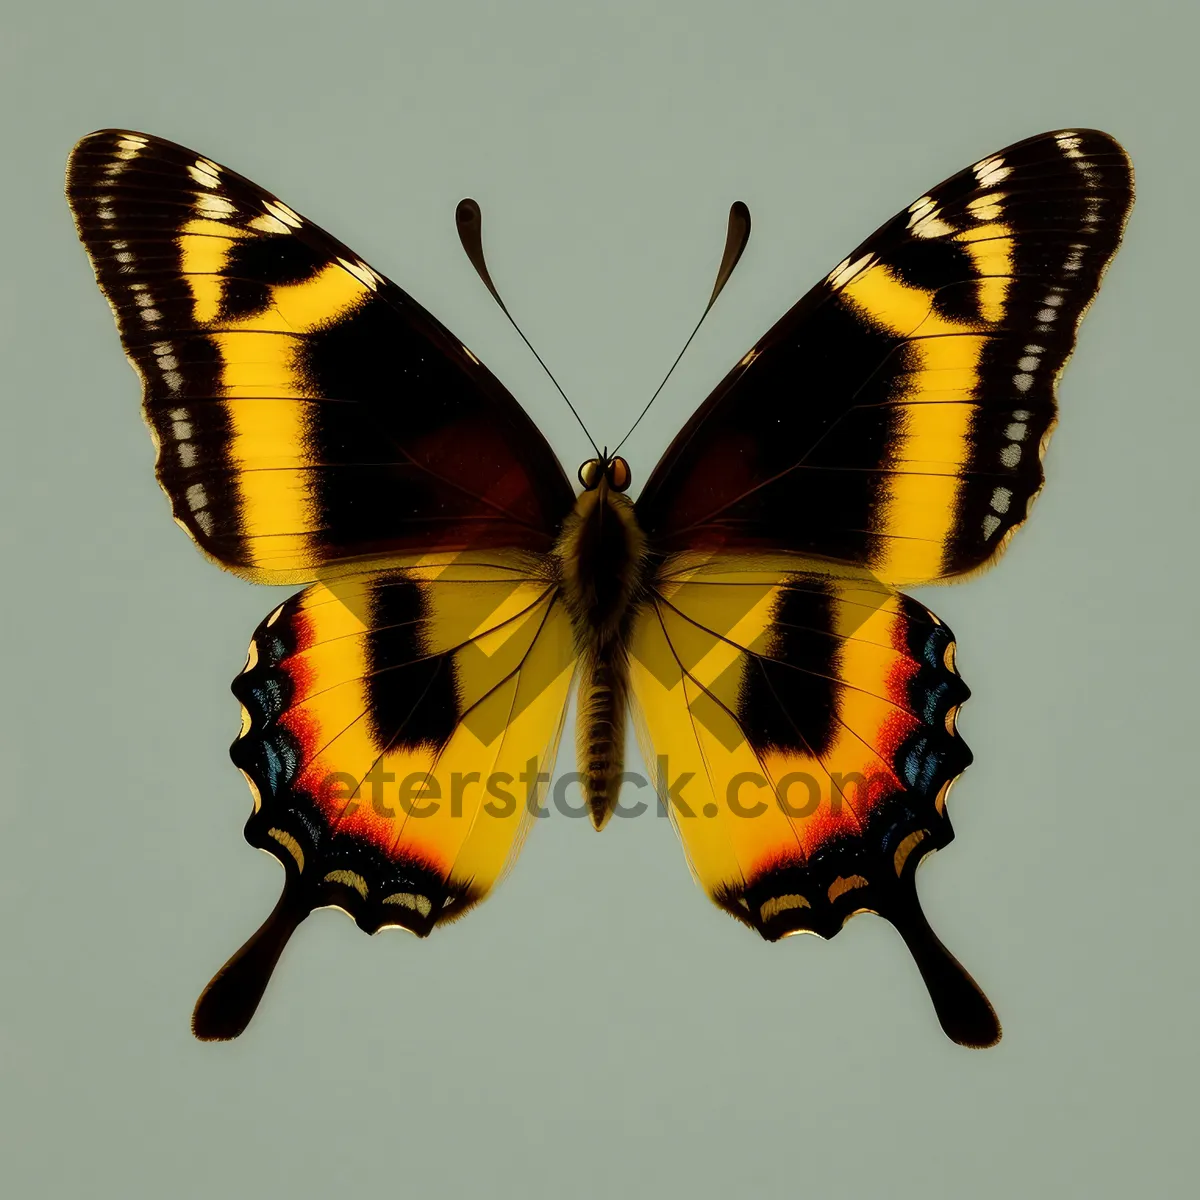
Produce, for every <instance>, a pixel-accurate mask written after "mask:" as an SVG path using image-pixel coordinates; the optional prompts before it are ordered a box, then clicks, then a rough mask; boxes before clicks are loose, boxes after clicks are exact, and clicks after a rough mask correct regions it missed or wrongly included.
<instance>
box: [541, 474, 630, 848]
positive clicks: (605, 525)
mask: <svg viewBox="0 0 1200 1200" xmlns="http://www.w3.org/2000/svg"><path fill="white" fill-rule="evenodd" d="M585 465H586V464H585ZM585 486H586V482H585ZM555 555H556V557H557V559H558V563H559V572H560V581H561V588H562V596H563V599H564V601H565V603H566V606H567V611H568V612H569V613H570V615H571V623H572V627H573V629H574V633H575V641H576V645H577V646H578V649H579V657H580V665H581V677H580V683H579V711H578V716H577V720H576V757H577V763H578V767H579V774H580V776H581V782H580V786H581V788H582V789H583V794H584V798H585V800H586V801H587V804H588V809H589V811H590V814H591V818H592V823H593V824H594V825H595V826H596V828H597V829H600V828H602V827H603V825H604V823H605V822H606V821H607V820H608V818H609V816H610V815H611V813H612V810H613V808H614V807H615V805H616V802H617V793H618V791H619V789H620V786H621V774H622V772H623V771H624V767H625V717H626V712H627V708H628V695H629V657H628V634H629V629H630V627H631V625H632V622H633V617H634V615H635V614H636V612H637V609H638V606H639V604H640V603H641V596H642V589H643V579H644V572H645V564H646V536H645V534H644V533H643V532H642V530H641V527H640V526H639V525H638V522H637V517H636V515H635V513H634V507H633V504H632V503H631V502H630V501H629V500H628V499H627V498H626V497H625V496H623V495H622V494H621V493H620V492H618V491H616V490H614V489H613V488H612V487H610V486H609V483H608V480H607V479H600V480H599V482H598V486H595V487H593V488H590V489H589V490H587V491H585V492H584V493H583V494H582V495H581V496H580V497H579V498H578V500H576V502H575V508H574V509H573V511H572V512H571V514H570V516H569V517H568V518H567V520H566V522H565V524H564V526H563V531H562V534H561V535H560V537H559V539H558V544H557V546H556V548H555Z"/></svg>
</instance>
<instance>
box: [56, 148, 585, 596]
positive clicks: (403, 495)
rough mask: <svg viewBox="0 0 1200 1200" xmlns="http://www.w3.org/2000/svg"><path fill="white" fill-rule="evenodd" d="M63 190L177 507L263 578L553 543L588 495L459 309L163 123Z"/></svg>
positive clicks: (213, 548) (104, 151) (80, 163)
mask: <svg viewBox="0 0 1200 1200" xmlns="http://www.w3.org/2000/svg"><path fill="white" fill-rule="evenodd" d="M67 196H68V199H69V201H70V204H71V208H72V211H73V213H74V215H75V220H76V224H77V227H78V230H79V234H80V237H81V239H82V240H83V243H84V245H85V246H86V248H87V250H88V253H89V255H90V256H91V259H92V264H93V266H94V267H95V270H96V277H97V280H98V281H99V283H100V287H101V288H102V290H103V291H104V293H105V295H106V296H107V297H108V299H109V301H110V303H111V305H112V307H113V309H114V311H115V314H116V318H117V324H118V327H119V329H120V333H121V340H122V342H123V343H124V346H125V350H126V353H127V354H128V356H129V358H130V361H131V362H132V364H133V365H134V367H135V369H136V370H137V372H138V374H139V375H140V376H141V379H142V382H143V389H144V397H143V404H144V412H145V415H146V419H147V421H148V423H149V424H150V427H151V429H152V431H153V434H154V437H155V440H156V442H157V445H158V451H159V454H158V463H157V473H158V478H159V481H160V483H161V484H162V486H163V489H164V490H165V491H166V493H167V495H168V496H169V497H170V500H171V504H172V507H173V510H174V513H175V517H176V519H177V520H178V522H179V523H180V524H181V525H182V526H183V527H184V528H185V529H186V530H187V531H188V533H189V534H190V535H191V536H192V537H193V538H194V539H195V540H196V542H197V543H198V544H199V545H200V547H201V548H202V549H203V550H204V551H205V552H206V553H207V554H209V555H210V556H211V557H213V558H215V559H216V560H218V561H219V562H220V563H221V564H222V565H224V566H226V567H228V568H230V569H232V570H234V571H237V572H238V573H239V574H241V575H244V576H246V577H248V578H251V579H254V580H257V581H260V582H265V583H285V582H307V581H309V580H311V579H314V578H317V577H318V576H319V575H322V574H323V573H327V572H328V571H329V570H330V569H331V568H335V567H337V565H338V564H344V563H346V562H351V561H354V560H361V559H364V558H368V557H374V556H379V555H390V554H398V553H412V552H416V553H423V552H427V551H431V550H449V549H461V548H463V547H466V546H478V545H486V546H507V547H519V548H523V549H527V550H530V551H541V552H544V551H546V550H548V549H549V548H550V547H551V545H552V544H553V539H554V535H555V531H556V530H557V527H558V525H559V523H560V522H561V520H562V518H563V517H564V516H565V514H566V512H567V511H568V510H569V509H570V506H571V502H572V499H573V493H572V489H571V487H570V485H569V484H568V483H567V481H566V477H565V476H564V475H563V472H562V468H561V467H560V466H559V464H558V462H557V460H556V459H555V457H554V454H553V452H552V451H551V450H550V448H549V446H548V445H547V443H546V441H545V439H544V438H543V437H542V435H541V434H540V433H539V432H538V430H537V427H536V426H535V425H534V424H533V422H532V421H530V420H529V418H528V417H527V416H526V415H525V413H524V411H523V410H522V409H521V408H520V406H519V405H518V404H517V403H516V401H515V400H514V399H513V398H512V397H511V396H510V395H509V393H508V392H507V391H506V390H505V389H504V387H503V386H502V385H501V384H500V383H499V382H498V381H497V380H496V379H495V377H494V376H493V375H492V374H491V373H490V372H489V371H488V370H487V369H486V368H485V367H483V366H482V365H481V364H480V363H479V362H478V361H477V360H476V359H475V358H474V356H473V355H472V354H471V353H470V351H469V350H467V349H466V347H465V346H463V345H462V343H461V342H460V341H459V340H458V339H457V338H456V337H454V335H453V334H452V333H450V332H449V331H448V330H447V329H446V328H445V327H444V326H442V325H441V324H440V323H439V322H438V321H437V320H435V319H434V318H433V317H432V316H431V315H430V314H429V313H428V312H426V311H425V310H424V309H423V308H421V306H420V305H418V304H417V303H416V302H415V301H414V300H413V299H412V298H411V297H410V296H408V295H407V294H406V293H404V292H403V291H402V290H401V289H400V288H398V287H397V286H396V285H395V284H393V283H390V282H389V281H388V280H386V279H384V278H383V276H381V275H380V274H379V273H378V272H377V271H375V270H374V269H373V268H371V267H370V266H368V265H367V264H366V263H364V262H363V261H362V259H360V258H359V257H358V256H357V255H356V254H354V252H353V251H351V250H349V249H348V248H347V247H346V246H343V245H342V244H341V243H340V242H338V241H336V240H335V239H333V238H331V237H330V236H329V235H328V234H326V233H324V232H323V231H322V230H320V229H319V228H317V226H315V225H313V224H312V223H311V222H310V221H308V220H306V219H305V218H303V217H301V216H300V215H299V214H297V213H296V212H295V211H294V210H293V209H291V208H290V207H289V206H288V205H286V204H284V203H283V202H282V201H280V200H278V199H277V198H276V197H274V196H272V195H271V194H270V193H268V192H265V191H263V190H262V189H261V188H259V187H257V186H256V185H255V184H253V183H251V182H250V181H249V180H247V179H245V178H243V177H242V176H240V175H238V174H236V173H235V172H233V171H230V170H228V169H227V168H225V167H222V166H220V165H218V164H216V163H214V162H212V161H211V160H210V159H207V158H204V157H203V156H201V155H198V154H196V153H194V152H193V151H191V150H187V149H185V148H184V147H182V146H177V145H175V144H174V143H171V142H166V141H163V140H161V139H158V138H153V137H150V136H148V135H146V134H140V133H131V132H126V131H118V130H105V131H102V132H99V133H95V134H92V135H90V136H89V137H87V138H84V139H83V140H82V141H81V142H80V143H79V145H78V146H76V148H75V150H74V152H73V153H72V155H71V160H70V164H69V167H68V175H67Z"/></svg>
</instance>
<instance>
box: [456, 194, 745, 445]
mask: <svg viewBox="0 0 1200 1200" xmlns="http://www.w3.org/2000/svg"><path fill="white" fill-rule="evenodd" d="M454 220H455V222H456V224H457V225H458V240H459V241H460V242H462V248H463V249H464V250H465V251H466V253H467V257H468V258H469V259H470V260H471V266H473V267H474V268H475V273H476V274H477V275H478V276H479V278H480V279H482V280H483V286H484V287H486V288H487V290H488V291H489V292H491V293H492V299H493V300H495V301H496V303H497V304H498V305H500V311H501V312H502V313H503V314H504V315H505V316H506V317H507V318H508V323H509V324H510V325H511V326H512V327H513V328H514V329H515V330H516V331H517V333H518V334H520V337H521V341H523V342H524V343H525V345H526V346H528V347H529V352H530V354H532V355H533V357H534V358H536V359H537V360H538V363H539V365H540V366H541V368H542V370H543V371H545V372H546V374H547V375H548V376H549V377H550V382H551V383H552V384H554V386H555V387H556V388H558V394H559V395H560V396H561V397H562V398H563V399H564V400H566V401H567V407H568V408H569V409H570V410H571V412H572V414H573V415H574V417H575V420H577V421H578V422H579V428H580V429H582V430H583V432H584V434H585V435H586V436H587V440H588V441H589V442H591V443H592V449H593V450H595V452H596V456H597V457H600V447H599V446H597V445H596V439H595V438H594V437H592V435H591V434H590V433H588V427H587V426H586V425H585V424H584V423H583V418H582V417H581V416H580V415H579V414H578V413H577V412H575V405H573V404H572V403H571V401H570V400H569V399H568V398H567V393H566V392H564V391H563V390H562V388H561V387H559V384H558V380H557V379H555V378H554V374H553V372H551V370H550V368H549V367H548V366H546V364H545V363H544V362H542V356H541V355H540V354H539V353H538V352H537V351H536V350H535V349H534V348H533V345H532V344H531V343H530V341H529V339H528V338H527V337H526V336H525V334H524V333H522V332H521V327H520V325H518V324H517V323H516V321H514V320H513V317H512V313H510V312H509V311H508V306H507V305H506V304H505V303H504V301H503V300H501V299H500V293H499V292H498V291H497V290H496V285H495V284H494V283H493V282H492V276H491V272H490V271H489V270H488V268H487V260H486V259H485V258H484V257H483V213H482V211H481V210H480V208H479V205H478V204H477V203H476V202H475V201H474V200H472V199H471V198H470V197H468V198H467V199H465V200H460V201H459V202H458V208H457V209H456V210H455V212H454ZM739 253H740V252H739ZM726 257H728V251H726ZM736 261H737V259H736V258H735V259H734V262H736ZM722 269H724V264H722ZM732 269H733V268H732V267H730V270H732ZM713 298H714V299H715V298H716V297H715V295H714V297H713Z"/></svg>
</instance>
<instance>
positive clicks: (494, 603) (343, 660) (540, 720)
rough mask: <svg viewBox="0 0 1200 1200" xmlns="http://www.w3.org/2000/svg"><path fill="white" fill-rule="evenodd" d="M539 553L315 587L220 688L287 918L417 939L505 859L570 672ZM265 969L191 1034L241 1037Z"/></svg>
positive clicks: (266, 627)
mask: <svg viewBox="0 0 1200 1200" xmlns="http://www.w3.org/2000/svg"><path fill="white" fill-rule="evenodd" d="M539 564H540V560H537V559H532V560H531V559H529V558H528V557H527V556H522V555H518V554H513V553H490V554H487V555H483V554H478V553H476V554H472V555H468V556H451V555H446V556H430V558H429V559H427V560H426V561H425V562H424V563H423V564H421V565H418V566H410V567H407V568H404V569H399V570H388V571H382V572H379V573H377V574H374V575H370V576H356V577H352V578H341V579H337V580H330V581H326V582H322V583H317V584H314V585H313V586H311V587H309V588H307V589H305V590H304V591H302V592H300V593H298V594H297V595H295V596H293V597H292V598H291V599H290V600H288V601H286V602H285V603H284V604H283V605H281V606H280V607H279V608H278V609H276V610H275V612H273V613H272V614H271V615H270V616H269V617H268V618H267V619H266V620H265V621H264V622H263V623H262V624H261V625H260V626H259V628H258V630H257V631H256V632H255V635H254V638H253V640H252V642H251V645H250V653H249V658H248V660H247V664H246V668H245V670H244V671H243V672H242V674H241V675H239V676H238V678H237V679H236V680H235V681H234V685H233V690H234V694H235V695H236V696H237V698H238V700H239V701H240V702H241V705H242V712H243V719H242V732H241V734H240V735H239V737H238V739H237V740H236V741H235V742H234V744H233V747H232V750H231V754H232V757H233V760H234V762H235V763H236V764H237V766H238V767H240V768H241V770H242V771H243V773H244V774H245V775H246V778H247V779H248V781H249V782H250V785H251V790H252V792H253V794H254V798H255V810H254V813H253V814H252V816H251V817H250V820H249V822H248V824H247V827H246V837H247V840H248V841H250V842H251V844H253V845H255V846H258V847H259V848H261V849H263V850H266V851H268V852H269V853H271V854H273V855H274V856H275V857H276V858H277V859H279V861H280V862H281V863H282V864H283V866H284V868H285V869H286V871H287V878H288V884H287V889H286V892H285V895H286V897H287V906H286V907H287V910H288V912H289V913H290V914H291V918H292V921H293V925H294V924H295V923H298V921H299V919H301V918H302V916H303V915H304V914H306V913H307V912H309V911H311V910H312V909H313V908H318V907H323V906H326V905H330V904H332V905H336V906H338V907H340V908H343V909H345V910H346V911H347V912H348V913H350V915H351V916H353V917H354V918H355V920H356V921H357V922H358V924H359V925H360V927H362V928H363V929H365V930H366V931H367V932H370V933H374V932H375V931H376V930H378V929H380V928H382V927H384V926H401V927H403V928H405V929H408V930H411V931H412V932H414V933H416V934H419V935H421V936H425V935H426V934H428V933H429V932H430V931H431V930H432V929H433V928H434V927H435V926H437V925H439V924H441V923H444V922H446V921H449V920H454V919H456V918H457V917H459V916H461V915H462V914H463V913H465V912H466V911H467V910H468V909H469V908H470V907H471V906H472V905H474V904H476V903H478V901H480V900H481V899H483V897H484V896H486V895H487V894H488V892H489V891H490V890H491V888H492V887H493V885H494V884H495V883H496V882H497V881H498V880H499V879H500V877H501V876H502V875H503V874H504V873H505V871H506V870H507V868H508V867H509V866H510V865H511V863H512V862H513V861H514V859H515V858H516V855H517V852H518V851H519V849H520V846H521V843H522V841H523V838H524V835H525V833H526V831H527V830H528V828H529V824H530V821H531V819H532V818H533V817H534V816H535V815H536V813H537V812H538V811H539V809H540V805H541V801H542V799H543V798H544V796H545V793H546V788H547V782H548V780H549V772H550V771H551V770H552V768H553V765H554V757H555V753H556V749H557V746H558V740H559V735H560V733H561V729H562V723H563V718H564V716H565V713H566V703H567V693H568V691H569V689H570V685H571V680H572V678H573V675H574V668H575V647H574V642H573V640H572V635H571V630H570V623H569V621H568V618H567V616H566V613H565V611H564V608H563V605H562V602H561V600H560V599H559V598H558V595H557V590H556V588H555V585H554V583H553V581H552V580H551V579H548V578H547V577H546V575H545V573H544V572H543V571H542V570H541V567H540V565H539ZM268 927H271V923H270V922H268ZM260 965H261V964H260ZM270 965H271V964H267V969H266V972H265V973H264V974H261V975H260V976H259V977H257V978H256V979H255V980H254V983H255V984H256V987H257V992H256V993H254V994H252V996H251V1000H250V1001H249V1002H248V1001H247V993H246V988H245V987H244V985H239V987H237V988H235V989H233V991H232V992H229V993H227V992H223V991H222V990H221V989H220V988H219V987H218V988H217V989H216V990H215V991H210V993H207V994H206V995H209V996H210V997H215V999H211V998H210V999H209V1000H207V1001H206V1000H204V999H202V1001H201V1005H200V1007H199V1008H198V1009H197V1018H196V1028H197V1032H198V1033H200V1034H201V1035H202V1036H233V1035H234V1034H235V1033H237V1032H240V1028H241V1027H242V1026H244V1024H245V1022H246V1021H248V1020H249V1018H250V1015H251V1013H252V1012H253V1005H254V1003H257V997H258V995H261V989H262V987H265V984H266V974H269V968H270ZM218 978H219V979H220V978H221V977H218ZM231 1012H232V1013H233V1014H234V1016H235V1017H236V1020H235V1021H234V1025H235V1026H236V1028H232V1029H231V1028H229V1027H228V1021H229V1014H230V1013H231Z"/></svg>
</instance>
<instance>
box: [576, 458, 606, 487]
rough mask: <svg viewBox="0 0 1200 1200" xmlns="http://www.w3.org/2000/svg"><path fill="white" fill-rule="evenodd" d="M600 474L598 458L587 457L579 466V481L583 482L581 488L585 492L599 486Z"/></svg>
mask: <svg viewBox="0 0 1200 1200" xmlns="http://www.w3.org/2000/svg"><path fill="white" fill-rule="evenodd" d="M602 474H603V472H602V471H601V469H600V460H599V459H598V458H589V459H588V460H587V462H585V463H584V464H583V466H581V467H580V468H579V482H580V483H582V484H583V490H584V491H585V492H593V491H595V490H596V488H598V487H599V486H600V477H601V475H602Z"/></svg>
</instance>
